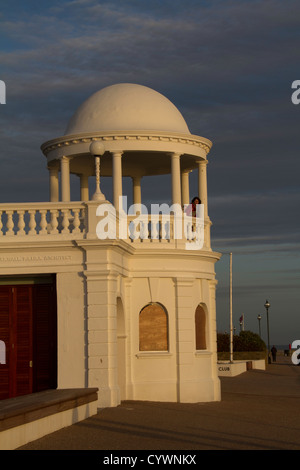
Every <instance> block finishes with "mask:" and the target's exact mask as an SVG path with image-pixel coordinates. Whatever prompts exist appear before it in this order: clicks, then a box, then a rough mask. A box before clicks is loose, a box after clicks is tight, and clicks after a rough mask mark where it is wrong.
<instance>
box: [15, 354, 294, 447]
mask: <svg viewBox="0 0 300 470" xmlns="http://www.w3.org/2000/svg"><path fill="white" fill-rule="evenodd" d="M220 380H221V391H222V392H221V393H222V399H221V401H220V402H210V403H195V404H183V403H162V402H140V401H125V402H122V404H121V405H120V406H118V407H116V408H105V409H101V410H99V412H98V414H97V415H95V416H93V417H91V418H88V419H86V420H84V421H81V422H79V423H76V424H74V425H72V426H70V427H67V428H64V429H61V430H59V431H57V432H55V433H53V434H50V435H48V436H45V437H43V438H41V439H38V440H36V441H34V442H31V443H29V444H27V445H25V446H22V447H20V448H19V449H20V450H69V451H72V450H84V451H87V450H98V451H99V450H106V451H108V450H111V451H120V450H122V451H130V450H131V451H132V450H144V451H146V450H153V449H155V450H156V451H167V450H174V451H179V450H180V451H187V450H189V451H191V450H195V451H197V450H284V449H287V450H299V449H300V419H299V403H300V401H299V400H300V367H299V366H296V365H294V364H293V363H292V361H291V358H290V357H284V356H278V357H277V362H276V363H272V364H268V365H267V369H266V370H265V371H262V370H249V371H247V372H245V373H243V374H241V375H239V376H236V377H221V378H220ZM116 455H118V454H117V453H116Z"/></svg>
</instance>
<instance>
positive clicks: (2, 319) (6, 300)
mask: <svg viewBox="0 0 300 470" xmlns="http://www.w3.org/2000/svg"><path fill="white" fill-rule="evenodd" d="M10 302H11V296H10V288H9V287H8V286H0V339H1V340H2V341H4V343H5V353H6V358H5V359H6V363H5V364H0V400H4V399H5V398H8V397H9V395H10V393H9V392H10V390H9V385H10V377H9V361H10V325H9V321H10V317H9V311H10Z"/></svg>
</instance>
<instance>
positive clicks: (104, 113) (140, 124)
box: [65, 83, 190, 135]
mask: <svg viewBox="0 0 300 470" xmlns="http://www.w3.org/2000/svg"><path fill="white" fill-rule="evenodd" d="M109 131H159V132H179V133H181V134H190V131H189V129H188V126H187V124H186V122H185V120H184V118H183V117H182V115H181V113H180V112H179V111H178V109H177V108H176V106H174V105H173V103H171V101H170V100H168V98H166V97H165V96H163V95H162V94H160V93H158V92H157V91H154V90H152V89H151V88H148V87H146V86H142V85H135V84H132V83H120V84H117V85H112V86H108V87H106V88H103V89H102V90H100V91H98V92H96V93H94V94H93V95H92V96H90V98H88V99H87V100H86V101H84V102H83V103H82V105H81V106H79V108H78V110H77V111H76V113H75V114H74V115H73V117H72V118H71V119H70V122H69V125H68V127H67V129H66V132H65V135H70V134H73V135H74V134H81V133H91V132H109Z"/></svg>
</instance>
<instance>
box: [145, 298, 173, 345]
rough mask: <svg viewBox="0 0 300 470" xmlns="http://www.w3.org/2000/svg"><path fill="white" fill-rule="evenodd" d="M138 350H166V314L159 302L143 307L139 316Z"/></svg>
mask: <svg viewBox="0 0 300 470" xmlns="http://www.w3.org/2000/svg"><path fill="white" fill-rule="evenodd" d="M139 333H140V351H168V315H167V312H166V310H165V309H164V308H163V307H162V306H161V305H159V304H156V303H154V304H149V305H147V306H146V307H144V308H143V309H142V310H141V312H140V316H139Z"/></svg>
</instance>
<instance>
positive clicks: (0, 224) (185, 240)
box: [0, 201, 210, 249]
mask: <svg viewBox="0 0 300 470" xmlns="http://www.w3.org/2000/svg"><path fill="white" fill-rule="evenodd" d="M98 206H99V203H97V202H94V201H89V202H69V203H65V202H55V203H54V202H42V203H21V204H13V203H10V204H0V243H1V242H7V241H8V239H10V240H16V241H17V240H22V241H24V240H33V239H34V240H36V241H38V240H44V239H50V238H53V239H57V238H59V239H69V240H76V239H84V238H89V239H97V238H98V239H99V238H100V237H99V233H98V232H97V224H98V222H99V221H100V220H101V216H97V213H96V211H97V207H98ZM111 207H112V213H111V214H110V218H109V219H107V220H109V223H115V224H116V230H115V232H112V233H115V236H111V237H105V233H104V237H103V239H106V238H116V239H117V238H118V239H123V240H125V241H127V242H128V243H130V244H133V245H134V246H135V247H136V248H138V247H140V248H143V247H145V245H146V244H149V243H151V244H153V245H155V246H159V245H161V246H162V245H164V244H169V245H170V247H171V246H172V247H173V248H176V247H178V248H181V247H183V246H184V244H185V247H186V248H187V246H188V244H190V246H191V249H193V245H195V244H197V243H198V244H199V242H201V240H202V245H201V247H200V245H199V247H198V248H197V247H195V248H194V249H201V248H202V246H203V240H205V241H206V243H205V246H206V247H207V246H208V245H207V242H208V243H209V228H210V223H209V219H208V221H205V225H204V226H203V221H202V223H201V221H200V222H199V221H198V220H195V218H191V217H187V218H179V219H178V218H177V217H175V216H174V215H173V214H168V215H167V216H165V215H162V214H158V215H152V214H151V217H150V219H149V218H148V216H145V217H143V216H140V217H137V216H133V215H126V218H125V220H124V218H123V219H122V222H120V220H119V218H118V217H116V216H115V213H114V208H113V206H111ZM103 217H104V214H102V218H103ZM105 217H107V214H106V216H105ZM122 224H123V225H122ZM99 241H101V240H99ZM187 249H189V248H187Z"/></svg>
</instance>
